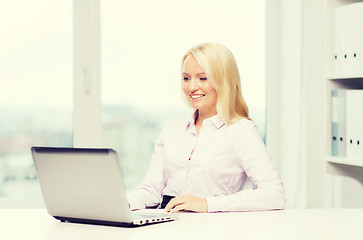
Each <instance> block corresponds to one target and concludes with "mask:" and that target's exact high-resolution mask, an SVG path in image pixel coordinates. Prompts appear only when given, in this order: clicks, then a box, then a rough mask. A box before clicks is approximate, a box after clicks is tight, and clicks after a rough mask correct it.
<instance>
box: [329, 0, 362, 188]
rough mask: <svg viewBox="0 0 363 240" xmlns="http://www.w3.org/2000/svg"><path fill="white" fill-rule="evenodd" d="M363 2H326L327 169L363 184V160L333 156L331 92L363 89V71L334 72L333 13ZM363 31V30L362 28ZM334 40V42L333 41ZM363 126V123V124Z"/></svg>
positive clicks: (355, 0)
mask: <svg viewBox="0 0 363 240" xmlns="http://www.w3.org/2000/svg"><path fill="white" fill-rule="evenodd" d="M357 2H363V0H360V1H357V0H326V19H325V25H326V26H325V27H326V36H325V42H326V63H327V66H326V70H327V73H326V79H325V80H326V88H325V89H326V93H325V95H326V98H325V99H326V103H325V106H326V113H325V118H326V119H325V123H326V124H325V126H326V129H325V131H326V134H325V137H326V141H325V142H326V157H325V162H326V169H327V172H328V173H329V174H332V175H334V176H345V177H350V178H353V179H355V180H357V181H359V182H360V183H361V184H363V159H361V160H360V159H357V160H355V159H348V158H345V157H334V156H331V152H332V148H331V139H332V134H331V92H332V90H335V89H363V69H362V73H361V74H356V73H355V74H352V75H350V74H335V73H332V72H333V60H332V57H331V56H333V47H334V46H333V41H334V36H336V35H335V34H334V32H333V29H334V27H333V11H334V8H337V7H341V6H343V5H347V4H353V3H357ZM362 29H363V28H362ZM332 40H333V41H332ZM362 124H363V123H362Z"/></svg>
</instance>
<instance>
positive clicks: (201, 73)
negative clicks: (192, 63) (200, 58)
mask: <svg viewBox="0 0 363 240" xmlns="http://www.w3.org/2000/svg"><path fill="white" fill-rule="evenodd" d="M183 74H185V75H188V76H190V75H189V74H188V73H185V72H183ZM196 75H197V76H198V75H205V72H200V73H197V74H196Z"/></svg>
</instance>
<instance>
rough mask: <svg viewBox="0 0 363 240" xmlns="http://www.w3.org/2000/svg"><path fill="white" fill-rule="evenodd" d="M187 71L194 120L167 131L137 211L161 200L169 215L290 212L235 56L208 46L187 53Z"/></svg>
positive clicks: (139, 191)
mask: <svg viewBox="0 0 363 240" xmlns="http://www.w3.org/2000/svg"><path fill="white" fill-rule="evenodd" d="M182 72H183V73H182V75H183V80H182V89H183V91H184V94H185V97H186V98H187V101H188V103H189V104H190V105H191V107H193V109H194V115H193V116H192V118H191V119H190V120H188V121H185V122H183V123H181V124H174V125H171V126H168V127H166V128H164V130H163V131H162V133H161V135H160V137H159V138H158V139H157V141H156V143H155V150H154V153H153V156H152V159H151V162H150V165H149V168H148V171H147V175H146V178H145V180H144V182H143V183H142V184H141V185H140V186H139V187H138V188H136V189H135V190H134V191H133V192H132V193H131V194H130V195H129V201H130V207H131V209H143V208H146V207H153V206H158V205H159V203H160V202H161V208H164V207H165V210H166V211H170V212H178V211H194V212H217V211H256V210H271V209H283V208H284V206H285V202H286V200H285V193H284V189H283V185H282V183H281V181H280V179H279V177H278V174H277V172H276V170H275V168H274V166H273V164H272V162H271V160H270V158H269V156H268V154H267V151H266V148H265V145H264V143H263V141H262V139H261V137H260V136H259V133H258V131H257V129H256V126H255V124H254V123H253V122H252V121H251V120H250V119H249V116H248V108H247V105H246V103H245V102H244V100H243V97H242V94H241V84H240V77H239V73H238V69H237V64H236V62H235V59H234V57H233V55H232V53H231V52H230V51H229V50H228V49H227V48H226V47H225V46H223V45H221V44H211V43H206V44H201V45H199V46H197V47H194V48H192V49H190V50H189V51H188V52H187V53H186V54H185V56H184V58H183V65H182ZM248 181H250V182H251V183H252V184H253V187H252V188H249V189H245V188H244V185H245V184H246V183H247V182H248Z"/></svg>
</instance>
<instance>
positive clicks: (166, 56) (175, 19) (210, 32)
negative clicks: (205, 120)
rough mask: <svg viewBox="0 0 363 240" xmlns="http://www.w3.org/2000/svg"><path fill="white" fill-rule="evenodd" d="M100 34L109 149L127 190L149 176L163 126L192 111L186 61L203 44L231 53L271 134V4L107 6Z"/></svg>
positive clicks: (255, 114)
mask: <svg viewBox="0 0 363 240" xmlns="http://www.w3.org/2000/svg"><path fill="white" fill-rule="evenodd" d="M101 31H102V33H101V43H102V46H101V49H102V52H101V62H102V67H101V72H102V75H101V79H102V104H103V113H102V116H103V144H104V146H105V147H112V148H114V149H116V150H117V151H118V153H119V157H120V162H121V166H122V169H123V171H124V175H125V180H126V187H127V188H128V189H132V188H134V187H135V186H137V185H138V184H139V183H140V182H141V181H142V179H143V178H144V176H145V172H146V169H147V166H148V162H149V161H150V158H151V154H152V151H153V144H154V142H155V140H156V138H157V137H158V135H159V134H160V131H161V129H162V127H163V125H164V123H165V122H166V121H169V120H172V118H179V117H180V116H182V115H185V114H187V113H188V111H189V110H188V108H187V107H186V105H185V104H184V103H183V100H182V95H181V90H180V81H181V72H180V71H181V58H182V56H183V54H184V53H185V51H186V50H187V49H189V48H190V47H192V46H194V45H196V44H199V43H202V42H219V43H222V44H225V45H226V46H227V47H228V48H229V49H230V50H231V51H232V53H233V54H234V56H235V58H236V60H237V63H238V66H239V70H240V75H241V79H242V91H243V95H244V97H245V99H246V101H247V104H248V106H249V108H250V113H251V117H252V118H253V120H254V121H255V122H256V123H257V125H258V128H259V130H260V132H261V135H262V136H263V137H264V134H265V110H266V106H265V99H266V98H265V96H266V92H265V58H266V53H265V1H232V0H227V1H217V0H214V1H204V0H197V1H194V0H193V1H192V0H185V1H180V2H178V3H176V2H173V1H167V0H155V1H148V0H139V1H117V0H114V1H111V0H109V1H102V2H101Z"/></svg>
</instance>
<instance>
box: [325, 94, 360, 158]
mask: <svg viewBox="0 0 363 240" xmlns="http://www.w3.org/2000/svg"><path fill="white" fill-rule="evenodd" d="M331 101H332V105H331V106H332V109H331V110H332V112H331V113H332V115H331V116H332V118H331V123H332V124H331V127H332V156H337V157H346V158H347V159H349V160H358V161H363V90H361V89H359V90H358V89H354V90H345V89H337V90H333V91H332V98H331Z"/></svg>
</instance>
